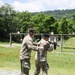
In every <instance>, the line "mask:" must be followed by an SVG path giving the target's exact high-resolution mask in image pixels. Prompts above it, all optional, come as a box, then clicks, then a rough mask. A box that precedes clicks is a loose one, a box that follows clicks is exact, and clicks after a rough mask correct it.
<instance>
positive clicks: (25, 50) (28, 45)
mask: <svg viewBox="0 0 75 75" xmlns="http://www.w3.org/2000/svg"><path fill="white" fill-rule="evenodd" d="M31 50H38V48H37V46H34V45H33V41H32V38H31V37H30V36H29V34H28V35H26V36H25V37H24V39H23V42H22V47H21V50H20V59H30V56H31Z"/></svg>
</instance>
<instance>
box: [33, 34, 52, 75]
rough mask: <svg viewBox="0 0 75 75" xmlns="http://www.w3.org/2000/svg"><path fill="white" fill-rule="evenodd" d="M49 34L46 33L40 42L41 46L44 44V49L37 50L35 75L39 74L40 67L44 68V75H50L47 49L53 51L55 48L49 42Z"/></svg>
mask: <svg viewBox="0 0 75 75" xmlns="http://www.w3.org/2000/svg"><path fill="white" fill-rule="evenodd" d="M48 38H49V35H48V34H44V35H43V37H42V39H41V41H40V42H39V43H38V45H39V46H43V47H44V49H43V50H41V49H39V50H38V51H37V52H36V56H35V67H36V69H35V72H34V75H39V73H40V69H42V75H48V74H47V70H48V68H49V66H48V63H47V51H50V52H51V51H52V50H53V44H49V42H48Z"/></svg>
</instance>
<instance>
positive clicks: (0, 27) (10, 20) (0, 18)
mask: <svg viewBox="0 0 75 75" xmlns="http://www.w3.org/2000/svg"><path fill="white" fill-rule="evenodd" d="M16 29H17V19H16V12H15V10H13V8H12V6H10V5H9V4H4V5H3V6H1V7H0V35H1V40H2V39H5V38H6V39H7V38H9V33H11V32H15V31H16Z"/></svg>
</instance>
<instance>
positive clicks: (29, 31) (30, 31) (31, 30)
mask: <svg viewBox="0 0 75 75" xmlns="http://www.w3.org/2000/svg"><path fill="white" fill-rule="evenodd" d="M28 33H33V34H34V33H36V31H35V30H34V29H33V28H30V29H29V30H28Z"/></svg>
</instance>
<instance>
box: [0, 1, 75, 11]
mask: <svg viewBox="0 0 75 75" xmlns="http://www.w3.org/2000/svg"><path fill="white" fill-rule="evenodd" d="M4 3H8V4H11V5H13V7H14V9H15V10H17V11H20V12H21V11H29V12H41V11H47V10H50V11H51V10H57V9H60V10H62V9H64V10H65V9H75V0H0V6H1V5H3V4H4Z"/></svg>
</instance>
